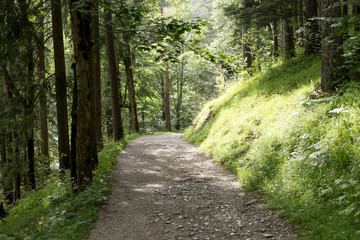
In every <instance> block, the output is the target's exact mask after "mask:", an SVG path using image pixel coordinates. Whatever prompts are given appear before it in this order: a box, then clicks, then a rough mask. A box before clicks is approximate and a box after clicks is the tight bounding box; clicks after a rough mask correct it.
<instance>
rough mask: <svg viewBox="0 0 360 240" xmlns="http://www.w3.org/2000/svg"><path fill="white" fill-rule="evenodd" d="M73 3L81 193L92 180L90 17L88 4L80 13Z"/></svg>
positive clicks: (91, 53) (77, 146)
mask: <svg viewBox="0 0 360 240" xmlns="http://www.w3.org/2000/svg"><path fill="white" fill-rule="evenodd" d="M76 2H77V1H76V0H70V1H69V5H70V6H69V7H70V9H72V10H71V29H72V37H73V44H74V57H75V62H76V67H77V81H78V82H77V87H78V94H77V96H78V101H77V119H78V122H77V134H76V177H77V179H76V180H77V185H78V187H79V189H83V188H84V186H85V185H86V184H88V183H89V182H90V181H91V179H92V166H93V159H92V149H91V147H92V146H93V145H92V143H91V136H92V135H91V134H92V133H91V131H95V129H91V126H92V125H91V100H92V99H91V93H90V91H91V89H90V88H91V87H90V86H91V82H93V81H94V79H93V76H92V75H91V68H92V67H93V65H92V62H91V59H92V57H93V42H92V39H91V37H92V36H91V35H92V15H91V4H90V3H89V2H85V3H84V6H83V8H82V9H79V8H78V7H77V5H76Z"/></svg>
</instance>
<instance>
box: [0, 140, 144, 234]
mask: <svg viewBox="0 0 360 240" xmlns="http://www.w3.org/2000/svg"><path fill="white" fill-rule="evenodd" d="M138 136H139V134H134V135H130V136H128V137H127V138H126V140H123V141H120V142H116V143H114V142H112V143H107V144H105V146H104V148H103V150H102V151H101V152H100V153H99V165H98V166H97V168H96V170H95V171H94V178H93V181H92V183H91V184H90V185H89V186H88V187H86V189H85V190H84V191H83V192H81V193H79V194H74V193H73V191H72V187H71V182H70V180H69V179H66V178H65V179H63V180H59V178H58V177H57V176H52V177H51V179H49V180H48V183H47V185H46V186H45V187H44V188H42V189H40V190H38V191H36V192H34V193H31V194H29V195H28V196H27V197H26V198H24V199H21V200H20V201H19V202H18V203H17V205H16V206H15V207H13V208H12V209H10V211H9V216H8V217H7V218H5V219H3V221H2V223H1V224H0V239H44V240H45V239H46V240H47V239H83V237H84V236H85V235H86V234H88V233H89V231H90V228H91V224H92V223H93V221H94V220H95V218H96V214H97V211H98V209H99V207H100V206H101V204H102V203H103V202H104V201H105V200H106V196H107V194H108V193H109V192H110V187H111V186H110V185H109V182H108V177H107V176H108V174H109V173H110V172H111V171H112V170H113V169H114V167H115V165H116V163H117V161H116V155H117V154H118V153H119V152H120V151H121V150H122V149H124V147H125V146H126V144H127V142H128V141H130V140H132V139H134V138H136V137H138Z"/></svg>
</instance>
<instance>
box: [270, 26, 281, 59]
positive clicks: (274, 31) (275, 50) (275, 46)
mask: <svg viewBox="0 0 360 240" xmlns="http://www.w3.org/2000/svg"><path fill="white" fill-rule="evenodd" d="M270 27H271V31H272V35H273V57H274V61H276V60H277V58H278V57H279V39H278V34H277V23H276V21H274V22H272V23H270Z"/></svg>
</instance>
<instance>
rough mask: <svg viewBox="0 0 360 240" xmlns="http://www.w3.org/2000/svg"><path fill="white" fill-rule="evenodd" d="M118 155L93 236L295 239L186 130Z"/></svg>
mask: <svg viewBox="0 0 360 240" xmlns="http://www.w3.org/2000/svg"><path fill="white" fill-rule="evenodd" d="M118 162H119V164H118V166H117V168H116V170H115V171H114V172H113V174H112V176H111V183H112V184H113V186H114V189H113V193H112V194H111V195H110V196H109V199H108V201H107V203H106V204H105V205H104V206H103V207H102V209H101V211H100V213H99V217H98V220H97V222H96V224H95V226H94V229H93V231H92V232H91V236H90V239H94V240H95V239H96V240H98V239H124V240H125V239H134V240H148V239H154V240H158V239H216V240H217V239H295V235H294V234H293V232H292V230H291V228H290V227H289V226H288V225H287V224H286V223H284V222H283V220H281V219H280V218H279V217H277V216H275V215H274V214H272V213H271V212H269V211H268V210H266V209H265V208H264V206H263V205H262V204H261V203H258V202H257V201H256V196H254V195H253V194H249V193H245V192H243V191H242V189H241V187H240V185H239V183H238V182H237V180H236V178H235V176H233V175H232V174H231V173H229V172H228V171H226V170H224V169H222V168H221V167H219V166H217V165H215V164H214V163H213V162H212V161H211V159H208V158H206V157H205V156H204V155H203V154H202V153H201V152H200V150H199V149H198V148H197V147H195V146H193V145H191V144H188V143H187V142H185V141H184V140H183V139H182V138H181V135H179V134H166V135H151V136H144V137H141V138H138V139H136V140H134V141H132V142H130V143H129V145H128V147H127V148H126V149H125V151H123V152H122V153H120V154H119V156H118Z"/></svg>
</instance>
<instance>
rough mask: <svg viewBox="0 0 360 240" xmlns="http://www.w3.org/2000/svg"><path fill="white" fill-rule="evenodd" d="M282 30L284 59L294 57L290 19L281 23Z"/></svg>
mask: <svg viewBox="0 0 360 240" xmlns="http://www.w3.org/2000/svg"><path fill="white" fill-rule="evenodd" d="M281 22H282V29H283V46H284V52H285V58H287V59H289V58H293V57H295V44H294V32H293V27H292V24H291V18H287V19H283V20H282V21H281Z"/></svg>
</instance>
